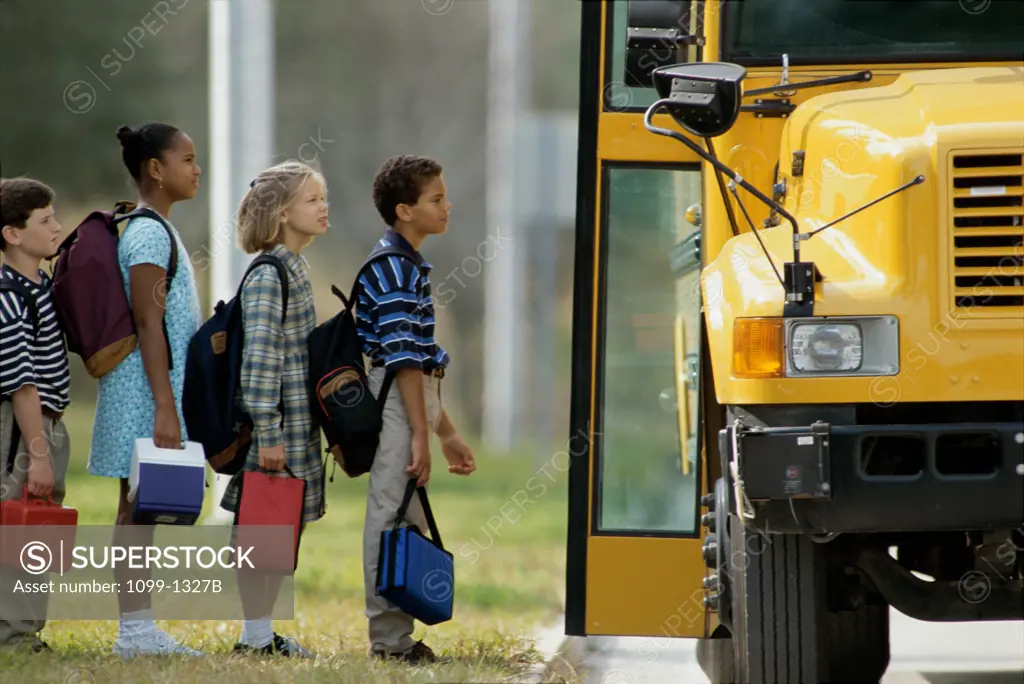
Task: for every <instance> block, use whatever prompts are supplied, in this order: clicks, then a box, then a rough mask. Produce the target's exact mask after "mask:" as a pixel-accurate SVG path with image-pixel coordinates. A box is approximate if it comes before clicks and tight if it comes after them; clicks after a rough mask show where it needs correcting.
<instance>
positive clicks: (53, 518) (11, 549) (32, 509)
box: [0, 486, 78, 574]
mask: <svg viewBox="0 0 1024 684" xmlns="http://www.w3.org/2000/svg"><path fill="white" fill-rule="evenodd" d="M77 525H78V511H77V510H75V509H74V508H71V507H69V506H63V505H61V504H57V503H54V502H53V499H51V498H50V497H47V498H46V499H36V498H32V499H30V498H29V495H28V487H27V486H26V487H25V489H24V490H23V491H22V495H21V498H20V499H11V500H9V501H3V502H0V565H4V566H7V567H13V568H20V569H27V570H28V571H29V572H32V573H33V574H36V573H37V571H38V574H42V573H43V572H46V570H41V568H43V567H44V566H45V567H47V568H48V569H49V570H51V571H60V570H67V568H68V567H69V566H70V564H71V551H72V548H73V547H74V545H75V528H76V527H77ZM61 558H63V565H62V564H61Z"/></svg>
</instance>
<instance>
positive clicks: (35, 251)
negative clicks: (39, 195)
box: [4, 206, 61, 259]
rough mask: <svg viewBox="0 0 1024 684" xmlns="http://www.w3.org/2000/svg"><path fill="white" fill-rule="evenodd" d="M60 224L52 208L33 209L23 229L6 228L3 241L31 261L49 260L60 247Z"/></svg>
mask: <svg viewBox="0 0 1024 684" xmlns="http://www.w3.org/2000/svg"><path fill="white" fill-rule="evenodd" d="M60 231H61V227H60V224H59V223H58V222H57V216H56V214H55V212H54V210H53V207H52V206H49V207H45V208H43V209H35V210H33V211H32V214H31V215H29V217H28V220H27V221H25V227H24V228H15V227H14V226H7V227H5V228H4V239H5V240H7V244H8V245H12V246H15V247H17V248H18V249H20V250H21V251H22V252H23V253H25V255H26V256H29V257H31V258H33V259H49V258H50V257H52V256H53V255H54V254H56V253H57V247H59V246H60Z"/></svg>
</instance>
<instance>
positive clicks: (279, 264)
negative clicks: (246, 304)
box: [238, 254, 289, 325]
mask: <svg viewBox="0 0 1024 684" xmlns="http://www.w3.org/2000/svg"><path fill="white" fill-rule="evenodd" d="M264 264H269V265H271V266H273V267H274V268H276V269H277V277H278V278H280V280H281V299H282V300H283V302H282V308H281V325H284V322H285V320H286V319H287V318H288V290H289V287H288V267H287V266H285V265H284V262H283V261H281V260H280V259H278V258H277V257H276V256H274V255H273V254H260V255H259V256H258V257H256V258H255V259H253V260H252V263H250V264H249V267H248V268H246V269H245V275H243V276H242V282H240V283H239V284H238V294H239V295H241V294H242V286H244V285H245V280H246V278H248V277H249V274H250V273H252V272H253V271H254V270H256V269H257V268H259V267H260V266H263V265H264Z"/></svg>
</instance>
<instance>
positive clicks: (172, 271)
mask: <svg viewBox="0 0 1024 684" xmlns="http://www.w3.org/2000/svg"><path fill="white" fill-rule="evenodd" d="M115 211H116V207H115ZM133 218H150V219H153V220H154V221H156V222H157V223H159V224H160V225H161V226H163V228H164V231H166V232H167V239H168V240H170V241H171V259H170V261H169V262H168V264H167V289H168V290H170V289H171V281H173V280H174V276H175V275H176V274H177V272H178V241H177V240H175V239H174V233H173V232H171V227H170V226H169V225H167V220H166V219H165V218H164V217H163V216H161V215H160V214H159V213H158V212H156V211H153V210H152V209H150V208H149V207H139V208H138V209H133V210H132V211H129V212H128V213H127V214H121V215H115V217H114V223H119V222H121V221H131V220H132V219H133Z"/></svg>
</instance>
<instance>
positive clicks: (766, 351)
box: [732, 318, 785, 378]
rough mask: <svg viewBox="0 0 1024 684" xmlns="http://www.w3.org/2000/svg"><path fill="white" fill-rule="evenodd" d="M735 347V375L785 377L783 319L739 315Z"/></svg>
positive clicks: (733, 366)
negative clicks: (741, 316) (742, 316)
mask: <svg viewBox="0 0 1024 684" xmlns="http://www.w3.org/2000/svg"><path fill="white" fill-rule="evenodd" d="M732 349H733V352H732V372H733V375H734V376H735V377H737V378H778V377H782V376H783V373H784V368H785V363H784V356H783V332H782V319H781V318H738V319H736V323H735V326H734V327H733V345H732Z"/></svg>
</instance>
